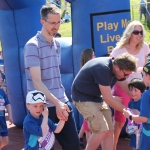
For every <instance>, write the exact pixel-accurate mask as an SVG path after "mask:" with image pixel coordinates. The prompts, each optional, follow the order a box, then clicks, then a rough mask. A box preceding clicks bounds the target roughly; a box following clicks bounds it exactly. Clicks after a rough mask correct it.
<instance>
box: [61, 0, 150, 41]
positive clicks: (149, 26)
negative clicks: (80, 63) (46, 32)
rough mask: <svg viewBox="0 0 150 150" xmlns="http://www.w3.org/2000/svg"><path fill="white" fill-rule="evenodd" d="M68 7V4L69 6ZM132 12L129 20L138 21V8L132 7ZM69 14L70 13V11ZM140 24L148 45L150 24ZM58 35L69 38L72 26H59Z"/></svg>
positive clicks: (132, 1) (134, 2)
mask: <svg viewBox="0 0 150 150" xmlns="http://www.w3.org/2000/svg"><path fill="white" fill-rule="evenodd" d="M139 2H140V0H138V1H137V0H130V4H131V5H132V4H139ZM69 5H70V4H69ZM62 6H63V8H64V1H62ZM133 8H134V11H132V9H131V20H139V17H140V16H139V6H138V5H136V6H134V7H133ZM70 12H71V11H70ZM133 18H134V19H133ZM141 22H142V24H143V25H144V27H145V30H146V37H145V42H147V43H149V42H150V34H149V32H150V23H149V22H147V21H146V22H145V21H144V20H142V21H141ZM59 33H60V34H61V35H62V37H71V36H72V26H71V23H64V24H62V25H61V26H60V29H59Z"/></svg>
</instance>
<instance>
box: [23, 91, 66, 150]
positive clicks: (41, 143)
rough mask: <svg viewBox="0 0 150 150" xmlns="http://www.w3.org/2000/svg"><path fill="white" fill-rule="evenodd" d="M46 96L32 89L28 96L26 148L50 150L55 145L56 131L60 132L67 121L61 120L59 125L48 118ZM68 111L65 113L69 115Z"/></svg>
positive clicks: (25, 133)
mask: <svg viewBox="0 0 150 150" xmlns="http://www.w3.org/2000/svg"><path fill="white" fill-rule="evenodd" d="M44 104H46V97H45V95H44V93H42V92H40V91H37V90H35V91H31V92H29V93H28V94H27V97H26V107H27V109H28V110H29V114H28V115H27V116H26V117H25V119H24V123H23V131H24V138H25V145H24V149H25V150H39V149H40V148H41V149H42V148H44V149H45V150H50V149H51V148H52V147H53V145H54V141H55V140H54V134H53V132H54V133H59V132H60V131H61V130H62V128H63V127H64V124H65V121H63V120H60V121H59V123H58V125H57V124H54V123H53V122H52V121H51V120H50V119H48V110H47V108H46V107H44ZM67 114H68V113H67V112H66V113H65V114H64V115H67Z"/></svg>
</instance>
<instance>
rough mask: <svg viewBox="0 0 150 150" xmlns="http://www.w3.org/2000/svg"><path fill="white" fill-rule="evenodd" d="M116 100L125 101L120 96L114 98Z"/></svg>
mask: <svg viewBox="0 0 150 150" xmlns="http://www.w3.org/2000/svg"><path fill="white" fill-rule="evenodd" d="M113 98H114V99H116V100H117V101H119V102H121V103H122V101H123V99H122V97H119V96H113Z"/></svg>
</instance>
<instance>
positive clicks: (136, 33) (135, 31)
mask: <svg viewBox="0 0 150 150" xmlns="http://www.w3.org/2000/svg"><path fill="white" fill-rule="evenodd" d="M132 33H133V34H134V35H138V34H139V33H140V34H141V35H143V31H138V30H134V31H133V32H132Z"/></svg>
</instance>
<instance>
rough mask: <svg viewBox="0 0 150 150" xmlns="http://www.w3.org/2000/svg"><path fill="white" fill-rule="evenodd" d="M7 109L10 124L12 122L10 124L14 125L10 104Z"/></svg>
mask: <svg viewBox="0 0 150 150" xmlns="http://www.w3.org/2000/svg"><path fill="white" fill-rule="evenodd" d="M6 109H7V111H8V115H9V122H10V124H12V123H13V119H12V111H11V105H10V104H8V105H6Z"/></svg>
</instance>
